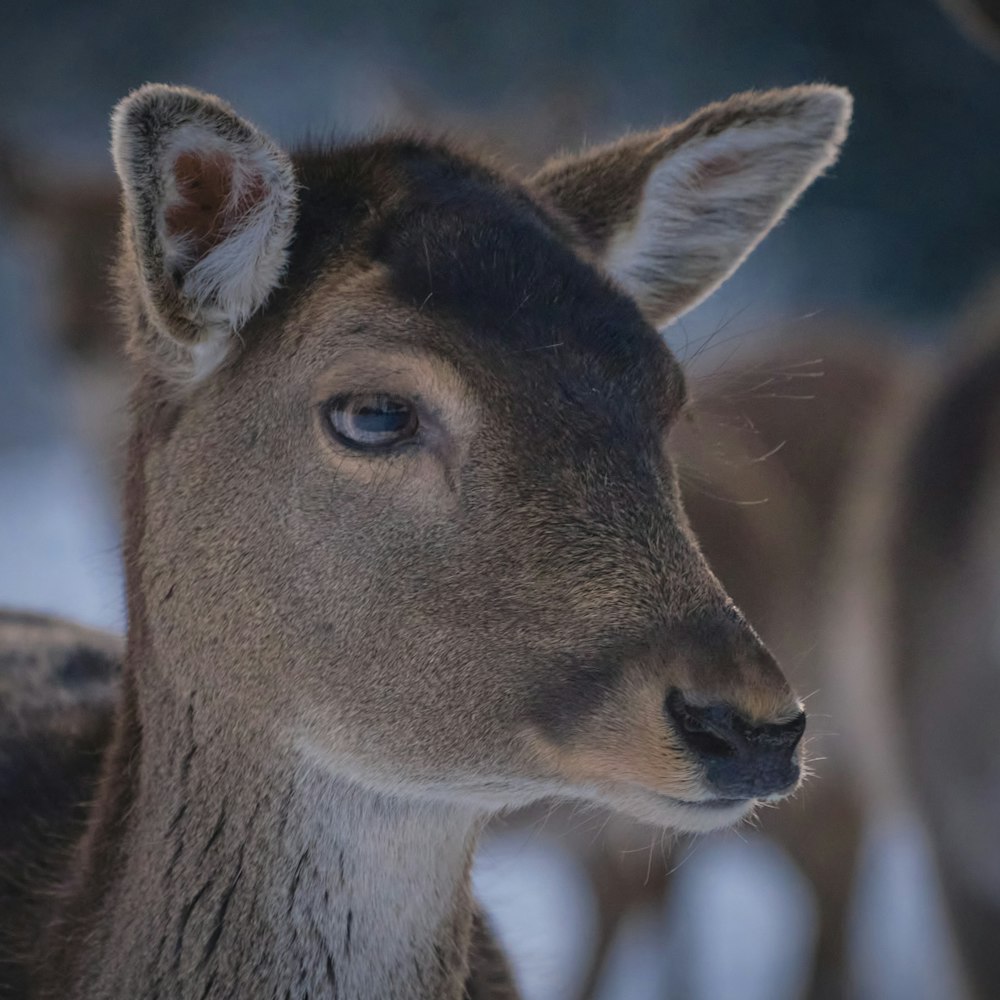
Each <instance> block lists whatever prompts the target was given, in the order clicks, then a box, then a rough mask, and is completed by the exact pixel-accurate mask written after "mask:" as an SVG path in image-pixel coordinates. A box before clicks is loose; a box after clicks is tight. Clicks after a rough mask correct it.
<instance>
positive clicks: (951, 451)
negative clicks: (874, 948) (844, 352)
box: [822, 287, 1000, 1000]
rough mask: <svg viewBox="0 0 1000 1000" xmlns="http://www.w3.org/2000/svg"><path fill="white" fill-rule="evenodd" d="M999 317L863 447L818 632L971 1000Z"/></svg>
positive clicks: (981, 853)
mask: <svg viewBox="0 0 1000 1000" xmlns="http://www.w3.org/2000/svg"><path fill="white" fill-rule="evenodd" d="M997 315H998V313H997V298H996V289H995V287H994V288H993V289H992V292H987V293H986V294H984V295H982V296H980V300H979V301H978V302H975V301H974V302H973V304H972V307H971V308H969V309H968V310H967V315H966V316H964V317H960V318H959V321H958V322H957V323H956V324H955V329H954V331H953V333H952V336H951V338H950V341H949V351H950V353H951V355H952V357H950V358H946V357H943V356H939V357H936V358H935V363H934V364H933V365H925V366H924V367H925V369H926V370H924V371H923V372H922V373H921V374H920V376H919V377H918V378H915V379H911V380H909V382H907V383H904V384H902V385H900V386H899V387H898V389H897V391H896V392H895V393H894V398H893V402H892V405H891V407H890V408H889V409H888V411H887V413H886V416H885V420H884V422H883V426H882V428H881V429H880V431H879V433H877V434H875V435H873V436H872V439H871V440H870V441H869V442H868V443H867V445H866V446H865V447H864V448H862V449H860V450H859V454H858V456H857V463H856V469H855V471H854V476H853V479H854V483H853V486H852V488H851V493H852V496H851V502H850V503H849V504H847V505H845V509H844V511H843V513H842V516H841V523H840V524H839V526H838V534H839V536H840V544H839V547H838V558H837V560H836V561H835V563H834V565H833V566H832V567H831V572H830V580H829V586H828V593H829V598H830V599H829V601H828V602H827V606H826V608H825V619H826V620H825V621H824V623H823V625H822V629H823V631H824V632H825V633H827V634H829V635H831V636H835V637H836V638H835V639H831V640H829V641H828V642H827V643H826V644H825V645H827V647H828V648H829V649H830V650H831V652H832V655H833V656H835V657H836V658H837V659H838V660H840V661H841V662H842V663H844V665H845V669H843V670H842V671H840V672H837V673H834V674H833V675H832V679H833V680H834V681H836V684H835V688H834V690H835V694H836V703H835V704H836V709H837V711H838V717H839V718H841V719H843V720H844V730H845V736H846V740H845V746H846V747H847V748H849V749H850V751H851V757H852V758H853V759H852V764H853V767H854V770H855V773H856V774H857V776H858V779H859V784H860V786H861V788H862V790H863V792H864V796H865V799H866V807H867V812H868V813H869V815H870V816H871V817H872V818H873V819H875V820H880V819H885V818H892V817H894V816H896V815H899V814H903V815H915V816H916V817H917V818H918V819H919V821H920V822H921V824H922V826H923V827H924V829H925V831H926V834H927V837H928V840H929V846H930V851H931V855H932V858H933V862H934V864H935V867H936V872H935V875H936V878H937V882H938V884H939V888H940V890H941V895H942V897H943V903H944V906H945V910H946V920H945V923H946V928H945V930H946V936H947V938H948V940H947V941H946V942H945V947H946V949H947V950H948V951H950V952H952V954H951V955H950V956H947V957H950V958H952V959H953V966H954V968H953V969H951V970H948V971H947V974H948V975H949V976H951V977H952V978H953V979H955V980H956V981H955V982H954V983H953V984H951V983H949V984H948V986H947V989H948V991H949V992H948V995H949V996H950V995H955V996H962V997H969V998H970V1000H971V998H977V1000H978V998H986V997H991V996H994V995H995V993H996V984H997V981H998V977H1000V963H998V962H997V957H996V941H997V935H998V934H1000V872H998V868H997V863H996V856H995V854H996V852H995V849H994V842H995V840H996V828H997V803H998V801H1000V798H998V795H1000V772H998V765H997V762H998V761H1000V744H998V741H997V730H996V725H995V722H994V719H995V713H996V709H997V708H998V706H1000V687H998V683H1000V674H998V671H997V665H998V660H997V655H998V654H997V650H998V647H997V631H996V596H997V588H998V584H1000V571H998V567H1000V560H998V552H997V537H998V533H997V529H998V517H997V510H998V507H997V500H998V498H1000V449H998V446H997V443H998V438H997V433H996V430H997V426H998V424H997V421H998V418H1000V409H998V404H997V400H998V398H1000V396H998V392H1000V324H998V322H997ZM938 353H939V354H943V352H938ZM838 640H839V641H838ZM856 741H859V742H856Z"/></svg>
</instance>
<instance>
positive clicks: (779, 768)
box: [665, 690, 806, 799]
mask: <svg viewBox="0 0 1000 1000" xmlns="http://www.w3.org/2000/svg"><path fill="white" fill-rule="evenodd" d="M665 707H666V712H667V716H668V717H669V718H670V721H671V722H672V723H673V725H674V728H675V729H676V731H677V733H678V735H679V736H680V737H681V739H682V740H683V741H684V745H685V747H686V748H687V749H688V750H689V751H690V752H691V753H692V754H694V755H695V756H696V757H697V758H698V759H699V761H700V762H701V764H702V766H703V767H704V769H705V778H706V780H707V782H708V784H709V785H711V786H712V788H713V789H714V790H715V791H716V792H717V793H718V794H719V795H720V796H721V797H722V798H738V799H744V798H760V797H761V796H764V795H771V794H773V793H775V792H782V791H785V790H786V789H788V788H790V787H791V786H792V785H794V784H795V783H796V782H797V781H798V780H799V762H798V760H797V758H796V756H795V748H796V747H797V746H798V744H799V740H800V739H801V738H802V733H803V732H804V731H805V728H806V715H805V712H800V713H799V714H798V715H797V716H795V718H794V719H792V720H791V721H790V722H772V723H766V724H764V725H754V724H753V723H751V722H747V721H746V719H744V718H742V717H741V716H740V715H739V714H738V713H737V712H735V711H734V710H733V709H732V708H730V707H729V706H728V705H707V706H704V707H703V706H700V705H692V704H691V703H690V702H688V701H687V700H686V699H685V698H684V696H683V695H682V694H681V693H680V691H677V690H673V691H671V692H670V694H668V695H667V700H666V705H665Z"/></svg>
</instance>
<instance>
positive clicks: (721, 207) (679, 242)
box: [529, 86, 851, 326]
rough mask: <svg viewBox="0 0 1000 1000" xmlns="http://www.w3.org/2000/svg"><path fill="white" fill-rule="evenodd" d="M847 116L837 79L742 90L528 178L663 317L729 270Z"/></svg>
mask: <svg viewBox="0 0 1000 1000" xmlns="http://www.w3.org/2000/svg"><path fill="white" fill-rule="evenodd" d="M850 115H851V97H850V94H848V92H847V91H846V90H843V89H841V88H838V87H826V86H805V87H793V88H790V89H788V90H772V91H766V92H763V93H748V94H738V95H737V96H735V97H732V98H730V99H729V100H728V101H724V102H722V103H720V104H712V105H709V106H708V107H706V108H703V109H702V110H701V111H699V112H698V113H697V114H695V115H694V116H693V117H692V118H689V119H688V120H687V121H686V122H683V123H682V124H680V125H676V126H672V127H669V128H665V129H663V130H661V131H659V132H646V133H642V134H638V135H632V136H628V137H626V138H625V139H622V140H621V141H620V142H617V143H615V144H613V145H610V146H604V147H600V148H598V149H594V150H591V151H589V152H585V153H583V154H581V155H579V156H573V157H567V158H562V159H558V160H555V161H553V162H551V163H548V164H546V165H545V166H544V167H543V168H542V169H541V171H540V172H539V173H538V174H536V175H535V177H534V178H532V180H531V181H530V182H529V183H530V184H531V185H532V186H533V187H534V189H535V190H536V191H539V192H540V193H542V194H543V196H545V197H547V198H548V199H549V201H550V202H551V203H554V204H555V206H556V207H557V208H558V209H560V210H561V211H562V213H563V214H565V215H566V216H568V217H569V218H570V219H571V220H572V221H573V222H574V223H575V224H576V227H577V230H578V232H579V233H580V234H581V236H582V237H583V239H584V241H585V242H586V243H587V244H588V245H589V247H590V249H591V250H592V251H593V252H594V254H595V256H596V257H597V258H598V259H599V260H600V261H601V262H602V264H603V265H604V267H605V269H606V270H607V271H608V273H609V274H610V275H611V276H612V277H613V278H614V279H615V280H616V281H617V282H618V283H619V284H620V285H621V286H622V287H623V288H624V289H625V291H627V292H628V293H629V294H630V295H631V296H632V297H633V298H634V299H635V300H636V301H637V302H638V304H639V306H640V308H641V309H642V310H643V312H644V313H645V314H646V315H647V316H648V317H649V318H650V320H651V321H652V322H654V323H655V324H656V325H658V326H659V325H663V324H664V323H667V322H669V321H670V320H673V319H675V318H676V317H677V316H679V315H681V313H683V312H685V311H686V310H688V309H690V308H691V307H692V306H694V305H696V304H697V303H698V302H699V301H701V299H703V298H704V297H705V296H706V295H708V294H709V293H710V292H712V291H713V290H714V289H715V288H716V287H717V286H718V285H719V284H721V283H722V282H723V281H724V280H725V279H726V278H727V277H729V275H730V274H732V273H733V271H735V270H736V268H737V267H738V266H739V265H740V263H741V262H742V261H743V259H744V258H745V257H746V256H747V254H748V253H750V251H751V250H752V249H753V248H754V247H755V246H756V245H757V243H759V242H760V240H761V239H763V237H764V236H765V234H766V233H767V232H768V231H769V230H770V229H771V228H772V227H773V226H774V225H776V224H777V222H778V221H779V220H780V219H781V217H782V216H783V215H784V214H785V213H786V212H787V211H788V209H789V208H790V207H791V206H792V204H793V203H794V202H795V200H796V198H798V196H799V195H800V194H801V193H802V192H803V191H804V190H805V189H806V188H807V187H808V186H809V185H810V184H811V183H812V182H813V181H814V180H815V179H816V178H817V177H818V176H819V174H820V173H822V171H823V170H824V169H825V168H826V167H828V166H829V165H830V164H831V163H833V161H834V160H835V159H836V157H837V153H838V150H839V148H840V145H841V143H842V142H843V141H844V137H845V135H846V134H847V124H848V122H849V120H850Z"/></svg>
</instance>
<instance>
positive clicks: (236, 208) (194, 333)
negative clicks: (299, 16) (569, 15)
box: [112, 84, 296, 375]
mask: <svg viewBox="0 0 1000 1000" xmlns="http://www.w3.org/2000/svg"><path fill="white" fill-rule="evenodd" d="M112 154H113V157H114V162H115V167H116V169H117V171H118V176H119V178H120V179H121V183H122V192H123V201H124V209H125V248H126V257H127V260H126V262H125V268H126V270H128V269H131V270H132V271H134V278H135V285H136V287H137V292H138V294H139V296H140V298H141V300H142V302H143V305H144V307H145V312H146V314H147V315H146V317H145V318H146V319H147V321H148V322H147V324H146V325H147V326H149V325H151V327H152V330H151V331H150V332H151V334H152V335H153V336H154V337H156V336H159V337H162V338H166V339H167V340H168V341H171V342H172V344H168V345H167V347H166V348H165V349H163V350H160V351H159V352H158V353H160V354H169V355H170V356H171V357H172V358H174V359H175V360H176V358H177V356H178V354H179V355H180V356H181V357H182V358H185V359H186V360H187V361H188V362H189V367H190V368H191V369H192V371H191V374H192V375H196V374H197V369H199V368H205V367H206V366H207V367H209V368H210V367H214V366H215V365H216V364H217V363H218V362H219V360H221V358H222V357H223V356H224V355H225V352H226V349H227V348H228V345H229V343H230V338H231V335H232V334H234V333H235V332H237V331H239V329H240V328H241V327H242V326H243V325H244V324H245V323H246V321H247V320H248V319H249V317H250V316H251V315H252V314H253V313H254V312H255V311H256V310H257V309H259V308H260V306H261V305H263V303H264V302H265V300H266V299H267V297H268V296H269V295H270V293H271V292H272V291H273V290H274V288H275V287H276V286H277V284H278V283H279V281H280V278H281V275H282V273H283V271H284V268H285V265H286V257H287V250H288V246H289V244H290V242H291V238H292V233H293V229H294V225H295V215H296V191H295V176H294V171H293V168H292V165H291V162H290V160H289V158H288V157H287V156H286V155H285V153H284V152H282V151H281V150H280V149H279V148H278V147H277V146H276V145H275V144H274V143H273V142H272V141H271V140H270V139H269V138H267V136H265V135H264V134H263V133H261V132H260V131H259V130H258V129H257V128H255V127H254V126H253V125H251V124H250V123H249V122H247V121H245V120H244V119H242V118H241V117H240V116H239V115H237V114H236V113H235V112H234V111H233V110H232V108H230V107H229V106H228V105H227V104H225V103H223V102H222V101H220V100H219V99H218V98H215V97H212V96H210V95H207V94H203V93H200V92H198V91H195V90H190V89H187V88H183V87H170V86H164V85H160V84H150V85H147V86H145V87H142V88H140V89H139V90H137V91H135V92H134V93H132V94H130V95H129V96H128V97H126V98H125V99H124V100H123V101H122V102H121V103H120V104H119V105H118V107H117V108H116V109H115V112H114V115H113V117H112ZM123 277H124V279H125V280H126V281H127V280H128V275H127V274H126V275H124V276H123ZM153 346H155V345H153ZM178 347H180V348H182V350H180V351H178V350H177V348H178Z"/></svg>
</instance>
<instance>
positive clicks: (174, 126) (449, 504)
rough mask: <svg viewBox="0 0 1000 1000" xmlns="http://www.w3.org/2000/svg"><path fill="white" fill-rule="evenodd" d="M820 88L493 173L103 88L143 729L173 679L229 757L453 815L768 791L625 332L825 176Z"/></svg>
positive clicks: (737, 810)
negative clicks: (277, 765)
mask: <svg viewBox="0 0 1000 1000" xmlns="http://www.w3.org/2000/svg"><path fill="white" fill-rule="evenodd" d="M849 108H850V100H849V97H848V95H847V94H846V93H845V92H844V91H842V90H839V89H836V88H831V87H824V86H812V87H798V88H793V89H789V90H778V91H771V92H767V93H750V94H744V95H740V96H737V97H734V98H732V99H731V100H729V101H726V102H723V103H720V104H716V105H712V106H710V107H707V108H705V109H703V110H702V111H700V112H699V113H697V114H696V115H695V116H694V117H692V118H691V119H689V120H688V121H686V122H684V123H683V124H681V125H677V126H673V127H668V128H664V129H662V130H659V131H655V132H649V133H642V134H635V135H630V136H628V137H626V138H624V139H623V140H621V141H620V142H618V143H615V144H613V145H611V146H607V147H602V148H598V149H594V150H591V151H589V152H586V153H584V154H582V155H580V156H570V157H564V158H560V159H558V160H556V161H555V162H553V163H551V164H549V165H547V166H545V167H544V168H543V169H542V170H541V171H540V172H539V173H538V174H537V175H536V176H534V177H532V178H529V179H527V180H518V179H515V178H513V177H511V176H508V175H506V174H504V173H501V172H499V171H497V170H495V169H493V168H490V167H487V166H485V165H483V164H482V163H481V162H479V161H477V160H475V159H472V158H469V157H466V156H464V155H463V154H461V153H459V152H457V151H455V150H454V149H453V148H451V147H450V146H446V145H442V144H438V143H434V142H426V141H421V140H416V139H411V138H399V137H385V138H380V139H377V140H374V141H366V142H361V143H357V144H354V145H346V146H341V147H334V148H331V149H312V150H306V151H304V152H302V153H300V154H297V155H289V154H286V153H285V152H283V151H282V150H281V149H279V148H278V147H277V146H276V145H275V144H274V143H273V142H272V141H271V140H270V139H268V138H267V137H265V136H264V135H262V134H261V133H260V132H259V131H258V130H257V129H256V128H255V127H254V126H252V125H251V124H249V123H247V122H246V121H244V120H243V119H241V118H240V117H238V116H237V115H236V113H235V112H234V111H233V110H232V109H230V108H229V107H228V106H226V105H225V104H223V103H222V102H220V101H219V100H217V99H215V98H213V97H210V96H208V95H204V94H201V93H197V92H195V91H192V90H186V89H181V88H175V87H166V86H146V87H143V88H142V89H140V90H138V91H136V92H135V93H133V94H132V95H131V96H129V97H128V98H126V99H125V100H124V101H123V102H122V103H121V105H120V106H119V107H118V109H117V111H116V113H115V116H114V146H113V148H114V157H115V163H116V165H117V169H118V172H119V175H120V177H121V180H122V185H123V189H124V202H125V209H126V218H125V231H124V247H125V250H124V254H123V258H122V263H121V268H120V284H121V289H122V302H123V308H124V311H125V314H126V317H127V320H128V323H129V327H130V330H131V352H132V355H133V357H134V359H135V363H136V365H137V367H138V370H139V372H140V386H139V391H138V394H137V397H136V407H137V417H138V427H137V434H136V438H135V440H136V442H137V446H138V447H137V450H136V451H135V452H134V454H135V455H136V465H137V467H141V471H139V472H136V473H135V475H134V476H133V483H132V486H131V487H130V490H129V496H128V501H127V502H128V508H129V511H128V512H129V515H130V524H131V526H130V529H129V539H130V541H129V543H128V545H127V553H126V554H127V561H128V574H129V579H130V590H131V594H132V597H131V628H132V629H133V630H134V631H136V632H141V637H142V638H141V643H142V656H141V663H140V668H141V669H140V672H139V682H140V685H141V686H142V687H144V688H145V689H146V690H147V691H155V692H156V694H155V696H154V695H152V694H148V695H147V696H146V697H147V703H146V711H147V713H148V714H149V715H150V716H151V717H152V716H153V715H155V712H156V711H157V708H156V704H157V703H156V699H158V698H162V697H163V696H164V693H166V694H167V696H170V695H171V694H177V695H183V696H184V697H189V696H190V695H191V694H192V693H196V695H197V697H198V699H199V702H200V704H201V705H202V706H204V707H206V708H208V709H210V710H211V713H212V717H213V718H215V719H216V720H217V724H218V726H219V727H220V729H221V728H226V729H227V731H229V732H233V733H236V734H237V735H238V738H239V739H240V740H242V741H243V742H244V743H245V745H246V747H247V753H248V758H249V757H252V756H253V755H254V754H256V753H263V754H267V753H271V752H279V749H280V748H286V749H288V750H289V751H291V750H294V751H296V752H302V753H304V754H306V755H308V756H309V758H310V759H311V760H312V761H314V762H319V763H320V764H321V765H322V766H323V767H326V768H329V769H330V770H331V771H332V772H334V773H336V774H337V775H339V776H342V777H344V778H345V779H347V780H349V781H352V782H356V783H358V784H359V785H360V786H362V787H365V788H368V789H373V790H376V791H379V792H383V793H389V794H393V795H400V796H404V797H414V798H418V799H421V798H422V799H441V800H448V801H455V800H461V801H463V802H469V803H472V804H473V805H474V806H475V807H476V808H481V809H482V810H484V811H489V810H494V809H499V808H503V807H507V806H511V805H517V804H521V803H524V802H527V801H529V800H531V799H535V798H538V797H540V796H545V795H553V794H555V795H565V796H572V797H578V798H584V799H590V800H596V801H600V802H603V803H605V804H609V805H611V806H614V807H617V808H619V809H621V810H623V811H625V812H627V813H630V814H632V815H634V816H636V817H638V818H641V819H644V820H648V821H652V822H655V823H658V824H662V825H666V826H672V827H677V828H686V829H706V828H711V827H715V826H718V825H722V824H726V823H730V822H733V821H735V820H736V819H738V818H740V817H741V816H743V815H745V814H746V813H747V811H748V810H750V809H751V808H752V806H753V804H754V803H755V802H756V801H757V800H760V799H767V798H776V797H781V796H784V795H787V794H788V793H790V792H791V791H792V790H793V789H794V788H795V787H796V785H797V782H798V780H799V772H800V762H799V759H798V749H797V746H798V742H799V738H800V736H801V734H802V731H803V727H804V723H805V718H804V715H803V713H802V708H801V705H800V703H799V702H798V701H797V700H796V698H795V696H794V695H793V693H792V692H791V690H790V689H789V687H788V685H787V683H786V681H785V679H784V678H783V676H782V674H781V671H780V670H779V668H778V666H777V665H776V663H775V662H774V660H773V658H772V657H771V656H770V654H769V653H768V651H767V650H766V649H765V648H764V646H763V645H762V643H761V642H760V640H759V639H758V637H757V636H756V635H755V633H754V632H753V630H752V629H751V627H750V626H749V625H748V624H747V622H746V621H745V620H744V618H743V616H742V615H741V614H740V612H739V611H738V610H737V609H736V608H735V607H734V606H733V604H732V602H731V601H730V600H729V599H728V597H727V595H726V593H725V591H724V590H723V588H722V586H721V585H720V584H719V582H718V580H716V578H715V577H714V576H713V575H712V573H711V571H710V570H709V568H708V566H707V565H706V563H705V561H704V559H703V558H702V556H701V554H700V553H699V550H698V547H697V544H696V542H695V540H694V538H693V537H692V535H691V532H690V530H689V528H688V525H687V522H686V520H685V516H684V512H683V510H682V509H681V505H680V501H679V499H678V489H677V483H676V479H675V475H674V471H673V469H672V467H671V461H670V455H669V449H668V446H667V442H668V435H669V432H670V428H671V425H672V423H673V422H674V421H675V420H676V419H677V416H678V414H679V413H680V411H681V409H682V407H683V406H684V402H685V382H684V376H683V373H682V371H681V369H680V367H679V365H678V363H677V361H676V360H675V359H674V357H673V356H672V355H671V353H670V351H669V350H668V349H667V347H666V346H665V344H664V342H663V340H662V338H661V336H660V335H659V333H658V332H657V328H658V327H659V326H662V325H663V324H665V323H668V322H669V321H671V320H673V319H675V318H676V317H677V316H679V315H680V314H681V313H682V312H684V311H685V310H686V309H689V308H691V307H692V306H693V305H694V304H695V303H697V302H698V301H699V300H700V299H701V298H703V297H704V296H705V295H707V294H709V293H710V292H711V291H712V290H713V289H714V288H715V287H716V286H717V285H719V283H720V282H722V281H723V280H724V279H725V278H726V277H727V276H728V275H729V274H730V273H731V272H732V271H733V270H734V269H735V268H736V267H737V266H738V265H739V263H740V262H741V261H742V260H743V258H744V257H745V256H746V255H747V253H749V251H750V250H751V249H752V248H753V246H754V245H755V244H756V243H757V242H758V241H759V240H760V239H761V238H762V237H763V236H764V235H765V234H766V233H767V231H768V230H769V229H770V228H771V227H772V226H774V225H775V224H776V223H777V222H778V221H779V220H780V218H781V217H782V215H783V214H784V213H785V212H786V211H787V209H788V208H789V207H790V205H791V204H792V203H793V202H794V201H795V199H796V198H797V197H798V196H799V195H800V194H801V192H802V191H803V190H804V189H805V188H806V187H807V186H808V185H809V184H810V183H811V182H812V181H813V180H814V179H815V178H816V177H817V176H818V174H819V173H820V172H821V171H822V170H823V169H824V168H825V167H827V166H828V165H829V164H830V163H831V162H832V161H833V159H834V158H835V156H836V152H837V149H838V147H839V145H840V143H841V142H842V140H843V138H844V134H845V129H846V122H847V119H848V116H849ZM136 641H137V642H138V640H136Z"/></svg>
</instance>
